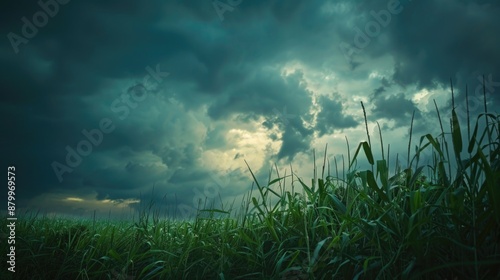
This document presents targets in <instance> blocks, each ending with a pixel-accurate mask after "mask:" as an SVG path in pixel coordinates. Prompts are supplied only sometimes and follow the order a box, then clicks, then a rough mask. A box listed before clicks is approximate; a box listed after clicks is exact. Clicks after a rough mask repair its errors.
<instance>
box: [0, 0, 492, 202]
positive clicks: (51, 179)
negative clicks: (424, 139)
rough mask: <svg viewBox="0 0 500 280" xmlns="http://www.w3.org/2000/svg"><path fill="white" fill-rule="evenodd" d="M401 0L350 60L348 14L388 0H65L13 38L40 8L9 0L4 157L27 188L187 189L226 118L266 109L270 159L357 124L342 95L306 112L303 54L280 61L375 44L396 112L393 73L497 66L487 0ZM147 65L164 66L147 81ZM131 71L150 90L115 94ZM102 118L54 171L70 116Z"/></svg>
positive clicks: (450, 72)
mask: <svg viewBox="0 0 500 280" xmlns="http://www.w3.org/2000/svg"><path fill="white" fill-rule="evenodd" d="M54 3H56V2H54ZM57 3H58V2H57ZM402 3H403V4H402V6H403V8H404V9H403V11H402V12H401V13H400V14H398V15H393V16H392V18H391V21H390V23H389V24H388V25H387V26H386V27H384V28H383V30H381V36H379V37H377V38H372V41H371V42H370V44H369V45H368V46H366V47H365V48H363V50H362V52H361V53H360V54H359V55H354V56H353V59H352V60H350V61H348V60H346V59H345V57H344V54H343V53H342V52H341V51H340V50H339V48H338V45H339V43H340V42H341V41H342V40H345V41H347V42H349V43H351V44H352V39H353V38H354V36H355V32H354V31H353V29H352V27H353V26H358V27H360V28H364V26H365V24H366V23H367V22H368V21H369V20H371V19H372V18H371V17H370V16H371V15H370V11H372V10H373V11H376V12H378V11H380V10H382V9H386V7H387V4H388V1H353V2H351V1H344V2H339V1H298V0H295V1H287V2H283V1H263V0H262V1H249V0H243V1H242V2H241V4H239V5H238V6H237V7H235V8H234V10H232V11H227V12H225V13H224V19H223V20H221V19H220V18H219V16H218V14H217V12H216V10H215V9H214V7H213V5H212V2H211V1H201V2H200V1H195V0H189V1H148V2H147V3H141V2H137V1H85V2H82V1H76V0H72V1H68V2H67V3H66V4H60V5H59V8H58V9H59V10H58V12H57V13H56V15H54V16H51V17H50V18H48V22H47V23H46V24H45V25H44V26H43V27H39V28H38V29H37V31H36V32H35V33H36V34H35V35H34V36H33V38H29V40H28V42H27V43H20V44H19V45H17V46H16V47H13V45H12V44H11V41H10V40H9V37H7V35H8V34H9V33H10V32H13V33H16V34H17V35H19V36H22V35H23V30H22V29H23V24H24V22H23V20H21V18H22V17H26V18H27V19H28V21H32V20H33V15H34V14H35V13H37V12H39V11H41V10H42V8H41V7H40V6H39V5H38V4H37V1H31V2H30V3H18V2H13V1H8V2H6V3H5V4H4V6H3V9H2V10H1V13H2V14H1V16H2V22H3V24H2V26H1V27H0V30H1V31H2V34H4V37H3V38H4V39H3V40H2V41H1V42H0V50H2V52H0V60H1V62H2V66H3V67H2V69H0V74H1V75H0V85H1V86H2V90H3V91H4V93H3V94H2V95H1V97H0V101H1V102H0V108H1V111H0V118H2V120H7V121H4V122H3V124H2V128H3V129H2V131H3V132H5V133H3V134H4V135H7V136H5V137H2V140H1V141H2V157H3V158H2V164H3V165H2V166H5V165H8V164H15V165H16V166H17V167H18V169H19V176H18V180H19V184H20V185H21V186H23V187H22V188H19V193H20V194H19V196H20V197H22V198H24V199H30V198H33V197H37V196H38V195H40V194H43V193H48V192H61V191H62V190H73V191H74V192H80V193H81V192H84V190H88V191H90V190H91V191H93V192H95V193H96V195H97V198H98V199H104V198H110V199H116V200H117V201H120V200H123V199H127V198H137V197H138V193H143V194H144V193H148V191H147V190H150V188H151V187H152V186H153V185H154V186H155V188H156V189H157V190H169V191H171V192H170V194H172V193H174V192H175V193H177V194H178V196H179V200H180V201H182V202H184V203H186V204H190V201H192V198H193V196H194V195H193V188H195V187H196V186H199V185H200V184H202V182H204V179H203V177H205V178H206V177H207V176H209V175H208V174H210V172H209V171H207V170H209V167H208V166H204V163H200V158H201V156H202V154H203V152H204V151H207V150H211V149H223V148H224V147H226V146H227V145H230V144H231V143H228V141H227V140H226V138H225V136H226V134H227V132H228V131H229V130H230V129H231V128H234V127H235V126H236V127H238V126H240V125H245V124H248V123H252V122H255V121H261V120H264V121H263V123H262V126H263V127H265V128H267V133H268V135H267V136H268V137H269V138H270V139H272V140H275V141H282V146H281V147H280V148H279V151H278V154H277V155H276V158H273V159H278V160H279V159H293V158H294V157H295V156H296V155H297V154H299V153H301V152H306V151H307V150H308V149H310V143H311V142H312V140H314V139H313V137H314V135H316V134H315V133H314V132H316V131H317V132H318V135H320V136H322V135H327V134H329V133H331V132H333V131H335V130H337V129H343V128H350V127H355V126H356V125H357V121H356V118H354V117H353V116H350V115H348V114H347V112H346V111H345V107H344V106H342V101H341V99H340V96H338V97H337V96H335V97H333V98H329V97H321V96H320V97H319V101H318V103H319V108H318V109H319V112H318V113H317V126H316V127H310V125H309V124H310V123H312V114H311V113H310V111H311V108H313V107H314V106H313V105H314V104H312V100H313V98H312V95H313V94H316V92H312V90H310V89H309V88H308V84H307V81H306V80H307V79H306V77H305V76H306V75H305V71H306V70H293V71H295V72H293V71H292V72H291V73H287V75H285V74H284V73H282V71H283V68H285V66H287V65H288V64H289V63H290V62H298V63H301V65H302V66H303V67H304V68H305V69H313V70H321V71H327V70H328V71H334V72H336V76H337V77H338V79H346V80H348V81H350V82H353V81H354V82H356V81H359V80H362V79H366V78H367V74H366V72H363V71H359V69H360V68H362V67H363V66H366V65H368V68H369V67H370V65H371V63H373V59H380V58H382V57H390V58H392V59H393V60H394V64H393V65H391V67H393V69H389V70H390V71H388V72H390V73H394V74H393V75H391V76H390V78H387V79H383V80H382V87H379V88H378V89H377V88H374V89H372V90H375V93H374V94H373V96H372V99H373V100H372V101H373V107H372V110H373V114H375V116H376V117H377V118H387V119H394V120H396V122H397V123H398V124H407V122H403V120H404V119H405V118H408V114H411V112H412V111H413V110H414V109H415V104H413V103H412V101H411V96H412V94H414V93H412V92H406V91H404V90H399V89H398V90H396V89H394V88H392V86H393V85H394V84H399V85H401V86H403V87H410V86H412V85H416V86H417V87H435V85H436V84H448V80H449V78H450V76H451V77H453V78H454V79H456V80H460V81H457V88H459V91H463V89H464V86H463V85H464V82H463V81H465V80H467V79H468V80H470V81H472V83H473V84H472V83H471V87H474V88H475V86H476V85H477V83H478V81H477V73H485V74H486V75H487V80H488V75H489V74H492V80H493V81H495V82H496V81H498V80H500V79H499V78H498V77H499V75H498V73H499V72H498V61H500V59H499V54H498V52H497V49H498V45H500V41H499V37H498V36H496V33H497V32H496V26H499V24H498V23H499V20H498V17H496V15H497V14H498V12H499V4H497V2H493V1H474V2H466V1H451V0H447V1H441V2H433V1H412V2H408V1H406V2H402ZM330 10H332V11H333V12H327V11H330ZM443 19H453V20H443ZM16 48H17V49H18V52H17V54H16V51H15V49H16ZM356 65H357V67H351V68H349V66H356ZM374 66H376V65H374ZM146 67H150V68H149V69H157V67H159V68H160V71H161V72H169V73H170V74H171V75H170V76H169V77H168V78H165V79H164V81H162V82H156V81H155V80H154V79H150V80H149V83H145V82H144V81H143V79H144V77H145V76H146V75H148V74H149V75H151V70H148V69H147V68H146ZM349 69H354V70H352V71H351V70H349ZM475 71H476V72H475ZM386 77H389V76H388V75H386ZM354 82H353V83H354ZM490 84H494V82H493V83H490ZM138 85H140V86H143V87H145V88H146V90H145V94H147V99H146V100H144V101H141V102H136V103H137V107H131V106H130V105H127V106H125V105H126V102H125V101H124V100H123V99H122V96H123V95H124V94H127V93H129V94H130V91H131V89H132V88H133V87H135V86H138ZM494 88H495V87H493V89H494ZM497 90H500V89H497ZM394 91H396V92H398V93H395V92H394ZM368 92H370V91H368ZM399 92H404V94H400V93H399ZM493 93H494V92H493V91H491V96H492V97H491V98H492V99H493V98H494V97H493V96H497V95H496V94H493ZM339 94H340V95H342V94H345V93H343V92H339ZM359 94H360V95H365V96H366V93H359ZM134 106H135V105H134ZM394 108H398V110H395V109H394ZM104 118H108V119H109V120H111V121H112V124H113V126H114V130H113V131H112V132H110V133H108V134H104V135H103V141H102V143H101V144H100V145H98V146H94V147H93V151H92V153H91V154H90V155H89V156H86V157H83V160H82V163H81V164H79V165H78V166H77V167H75V168H72V169H73V170H72V172H70V173H65V174H64V180H63V182H62V183H61V182H59V180H58V178H57V176H55V175H54V170H53V168H52V166H51V163H53V162H54V161H58V162H61V163H63V164H64V163H65V159H66V157H67V153H68V151H67V150H66V147H67V146H70V147H71V148H73V149H76V146H77V144H78V143H80V141H82V140H85V139H86V138H85V136H84V135H83V134H82V131H83V130H86V131H93V129H98V128H99V126H100V122H101V121H102V120H103V119H104ZM233 118H234V119H233ZM229 120H231V121H229ZM230 122H233V123H230ZM245 155H247V153H245ZM266 156H271V155H269V154H266ZM242 157H243V155H242V154H241V153H235V154H234V155H231V158H233V161H238V160H240V161H241V160H242ZM268 164H269V163H268V162H266V163H265V164H264V167H268ZM242 172H243V171H239V172H237V174H233V175H231V176H229V178H231V182H233V183H234V185H236V186H237V187H235V188H234V189H231V191H229V193H230V194H236V192H237V191H242V189H243V187H242V185H243V184H242V183H240V181H244V180H245V179H248V178H247V177H245V176H244V175H243V173H242ZM238 180H240V181H238ZM205 181H206V180H205ZM224 191H226V189H224ZM3 195H5V194H3ZM172 201H173V198H172V200H169V201H168V202H164V203H172ZM191 204H192V203H191Z"/></svg>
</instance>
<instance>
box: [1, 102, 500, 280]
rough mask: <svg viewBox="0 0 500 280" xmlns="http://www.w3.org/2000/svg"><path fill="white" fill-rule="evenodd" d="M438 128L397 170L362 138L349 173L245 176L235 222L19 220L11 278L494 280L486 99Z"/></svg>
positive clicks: (492, 156)
mask: <svg viewBox="0 0 500 280" xmlns="http://www.w3.org/2000/svg"><path fill="white" fill-rule="evenodd" d="M363 113H364V107H363ZM436 113H437V114H438V115H439V114H440V112H439V110H438V109H437V106H436ZM439 118H440V128H441V134H439V135H430V134H427V135H423V136H421V137H420V138H416V139H412V135H411V132H410V139H408V141H409V143H408V157H407V158H408V159H409V160H408V162H406V163H404V164H405V167H404V168H403V167H402V164H396V163H394V166H390V165H389V162H388V158H389V151H388V149H387V150H386V151H384V145H383V143H380V146H379V147H380V148H381V149H382V152H381V155H382V158H378V159H376V158H374V157H373V154H374V153H373V151H374V149H375V146H378V144H377V145H375V144H374V143H372V142H371V140H370V135H369V134H368V132H367V139H368V140H367V141H366V142H362V143H360V144H359V146H357V147H356V149H355V150H354V151H355V152H354V154H353V156H352V157H351V153H350V150H349V148H348V149H347V154H348V155H347V157H346V163H341V164H344V165H345V170H346V172H343V173H342V174H340V175H338V171H337V172H333V173H334V174H333V175H335V176H333V175H332V174H328V173H329V170H330V169H333V170H334V171H335V170H336V169H337V168H336V166H337V163H335V165H333V164H332V166H330V165H329V164H328V163H327V162H326V161H324V164H323V166H322V168H321V172H320V173H321V175H320V176H318V179H317V180H314V179H313V180H311V181H307V182H306V181H303V180H301V179H300V178H298V177H297V176H295V174H294V173H291V175H286V174H285V175H280V174H278V172H277V171H276V172H275V173H274V174H275V175H274V176H272V178H271V177H270V178H269V181H268V182H265V183H263V182H258V181H257V180H256V179H255V177H254V191H253V195H252V196H248V197H246V198H245V199H244V201H243V202H242V205H243V211H241V212H239V213H226V210H225V209H204V210H205V211H203V212H202V211H200V212H199V214H200V215H198V216H197V217H196V218H195V219H194V220H191V221H179V220H174V219H167V220H164V219H160V218H159V216H158V213H157V212H155V210H154V205H152V204H151V205H150V207H146V208H145V209H144V210H143V211H142V212H141V214H140V217H139V218H138V219H136V221H130V222H123V221H122V222H118V221H116V222H113V221H99V220H92V219H89V220H71V219H58V218H49V217H40V216H38V215H36V214H34V213H32V214H27V215H26V217H24V218H19V220H18V222H17V228H16V233H17V236H16V237H17V239H16V248H17V251H16V273H15V276H16V277H15V278H13V279H500V269H499V267H500V247H499V244H500V138H499V135H500V133H499V131H500V118H499V116H498V115H496V114H491V113H488V112H487V107H486V101H485V113H483V114H480V115H479V116H478V117H477V119H476V120H472V121H471V119H470V116H469V115H468V114H467V116H466V119H467V121H466V122H463V123H462V124H461V123H460V121H459V117H458V116H457V113H456V111H455V109H452V112H451V120H449V123H448V120H446V122H445V124H446V125H444V124H443V122H442V120H441V117H439ZM365 122H366V114H365ZM411 124H412V126H413V119H412V120H411ZM443 126H446V127H450V129H449V130H448V129H444V128H443ZM367 131H368V130H367ZM462 132H464V133H462ZM380 134H381V139H382V133H380ZM463 135H466V137H463ZM463 138H464V139H463ZM412 151H413V152H412ZM410 152H411V154H410ZM424 152H425V153H427V154H429V155H431V157H432V159H431V162H432V163H431V164H427V163H426V164H422V163H421V159H420V156H421V155H422V154H423V153H424ZM326 153H327V151H326V149H325V158H326ZM386 154H387V156H385V155H386ZM450 154H451V156H450ZM360 158H362V159H363V160H367V161H368V163H369V164H370V167H369V168H368V169H367V170H359V169H357V168H356V162H357V160H358V159H360ZM339 165H340V163H339ZM325 167H327V168H328V169H327V170H328V171H327V172H326V174H325ZM330 167H331V168H330ZM313 168H314V174H317V170H316V166H314V167H313ZM249 169H250V171H251V167H249ZM337 170H338V169H337ZM252 176H253V173H252ZM287 184H289V185H287ZM290 187H291V188H290ZM202 213H203V214H204V215H201V214H202ZM207 213H208V214H209V215H208V217H207V215H206V214H207ZM1 228H2V229H1V232H2V234H3V235H6V233H7V230H6V228H7V227H6V219H5V218H3V219H2V227H1ZM3 240H4V238H2V256H3V258H5V255H6V253H5V252H8V247H7V244H6V243H5V242H3ZM4 263H5V261H4ZM1 275H3V276H2V279H10V277H12V276H13V275H12V273H10V272H7V271H6V269H4V270H3V271H2V273H1Z"/></svg>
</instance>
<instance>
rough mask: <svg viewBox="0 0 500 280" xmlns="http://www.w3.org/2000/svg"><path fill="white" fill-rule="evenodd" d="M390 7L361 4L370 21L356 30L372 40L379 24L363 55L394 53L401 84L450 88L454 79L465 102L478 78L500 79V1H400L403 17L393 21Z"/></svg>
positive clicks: (381, 3) (378, 3)
mask: <svg viewBox="0 0 500 280" xmlns="http://www.w3.org/2000/svg"><path fill="white" fill-rule="evenodd" d="M389 2H390V1H360V3H362V5H359V6H358V8H360V9H361V11H362V12H361V14H362V15H365V17H359V18H358V19H357V20H356V24H355V25H356V26H357V27H358V28H359V29H361V30H362V31H364V34H365V36H366V35H367V34H366V28H368V25H369V23H370V22H378V23H379V24H378V27H379V28H380V31H379V32H378V33H377V35H375V36H374V37H370V36H368V38H369V40H370V42H369V44H368V45H367V46H366V47H365V48H363V49H362V51H361V53H362V54H366V55H368V56H369V57H371V58H375V57H380V56H382V55H386V54H390V55H391V56H392V57H393V58H394V74H393V76H392V79H393V80H394V81H395V82H396V83H398V84H400V85H402V86H409V85H414V84H416V85H417V86H418V87H419V88H429V89H432V88H436V87H439V86H442V85H444V86H449V79H450V78H453V80H454V84H455V86H456V89H457V91H458V92H461V93H462V98H463V93H464V91H465V85H466V84H467V83H468V84H469V85H470V84H474V85H475V84H477V82H476V80H477V76H478V74H486V75H488V74H493V76H494V77H496V80H499V78H498V77H499V75H500V68H499V62H500V53H499V52H498V46H499V45H500V36H498V35H497V33H498V30H497V29H498V26H499V25H500V18H499V17H498V14H499V13H500V4H499V3H498V1H454V0H446V1H430V0H424V1H400V2H399V1H397V2H399V3H400V5H399V6H398V7H399V9H400V10H401V12H400V13H398V14H392V15H390V16H389V17H387V16H386V15H388V14H387V6H386V5H388V4H389ZM373 14H377V15H378V16H379V19H378V20H377V18H376V17H375V16H374V15H373ZM383 14H384V15H383ZM381 15H383V16H381ZM384 25H385V26H384ZM354 36H355V34H351V40H352V39H353V37H354ZM381 38H383V39H384V40H381ZM354 57H355V59H357V60H358V61H361V62H363V61H364V60H363V59H362V58H361V57H359V56H358V57H356V56H354ZM366 62H368V61H366ZM496 102H498V98H496Z"/></svg>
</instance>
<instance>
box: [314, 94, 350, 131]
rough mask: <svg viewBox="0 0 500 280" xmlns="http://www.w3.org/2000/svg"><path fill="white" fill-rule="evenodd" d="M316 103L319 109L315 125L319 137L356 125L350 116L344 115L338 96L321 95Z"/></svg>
mask: <svg viewBox="0 0 500 280" xmlns="http://www.w3.org/2000/svg"><path fill="white" fill-rule="evenodd" d="M317 102H318V105H319V108H320V111H319V113H318V115H317V123H316V130H317V131H318V134H319V135H318V136H319V137H321V136H323V135H325V134H331V133H333V132H334V130H336V129H337V130H342V129H344V128H350V127H356V126H357V125H358V122H357V121H356V120H355V119H354V118H353V117H352V116H350V115H346V114H345V111H344V109H343V106H342V102H341V101H340V96H339V95H338V94H333V96H332V97H329V96H325V95H321V96H320V97H319V98H318V101H317Z"/></svg>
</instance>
